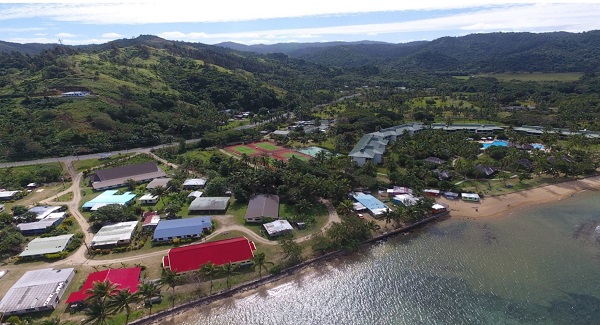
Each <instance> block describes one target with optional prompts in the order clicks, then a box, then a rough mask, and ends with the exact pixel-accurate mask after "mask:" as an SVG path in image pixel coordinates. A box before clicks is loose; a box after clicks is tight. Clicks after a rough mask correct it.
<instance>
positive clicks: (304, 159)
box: [282, 152, 309, 161]
mask: <svg viewBox="0 0 600 325" xmlns="http://www.w3.org/2000/svg"><path fill="white" fill-rule="evenodd" d="M282 156H283V157H285V158H287V159H291V158H292V157H296V158H298V159H300V160H302V161H308V159H309V158H308V157H306V156H305V155H302V154H299V153H296V152H286V153H284V154H282Z"/></svg>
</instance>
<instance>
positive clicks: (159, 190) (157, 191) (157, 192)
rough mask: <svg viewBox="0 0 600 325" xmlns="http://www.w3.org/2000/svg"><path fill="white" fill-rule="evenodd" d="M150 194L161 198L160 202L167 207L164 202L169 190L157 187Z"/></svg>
mask: <svg viewBox="0 0 600 325" xmlns="http://www.w3.org/2000/svg"><path fill="white" fill-rule="evenodd" d="M150 193H151V194H152V195H156V196H158V197H159V198H160V202H161V203H162V204H163V206H164V205H165V202H164V201H163V199H164V196H165V194H167V189H166V188H164V187H163V186H160V185H159V186H157V187H155V188H153V189H151V190H150Z"/></svg>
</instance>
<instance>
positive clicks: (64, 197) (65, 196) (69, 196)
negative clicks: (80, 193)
mask: <svg viewBox="0 0 600 325" xmlns="http://www.w3.org/2000/svg"><path fill="white" fill-rule="evenodd" d="M72 199H73V192H69V193H66V194H63V195H61V196H59V197H57V198H55V199H54V200H53V201H54V202H67V201H71V200H72Z"/></svg>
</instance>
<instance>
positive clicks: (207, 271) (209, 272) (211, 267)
mask: <svg viewBox="0 0 600 325" xmlns="http://www.w3.org/2000/svg"><path fill="white" fill-rule="evenodd" d="M200 271H201V272H202V274H203V275H204V276H207V277H208V279H209V280H210V290H209V295H211V294H212V289H213V275H215V273H217V272H218V271H219V269H218V267H217V266H216V265H215V264H213V263H212V262H211V261H208V262H206V263H205V264H204V265H202V267H201V268H200Z"/></svg>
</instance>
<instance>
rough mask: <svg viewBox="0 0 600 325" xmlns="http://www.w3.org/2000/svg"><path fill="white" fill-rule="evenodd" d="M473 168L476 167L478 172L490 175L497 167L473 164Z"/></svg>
mask: <svg viewBox="0 0 600 325" xmlns="http://www.w3.org/2000/svg"><path fill="white" fill-rule="evenodd" d="M475 169H477V171H478V172H480V173H482V174H485V175H486V176H490V175H492V174H494V173H496V172H497V171H498V168H496V167H492V166H488V165H482V164H479V165H477V166H475Z"/></svg>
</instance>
